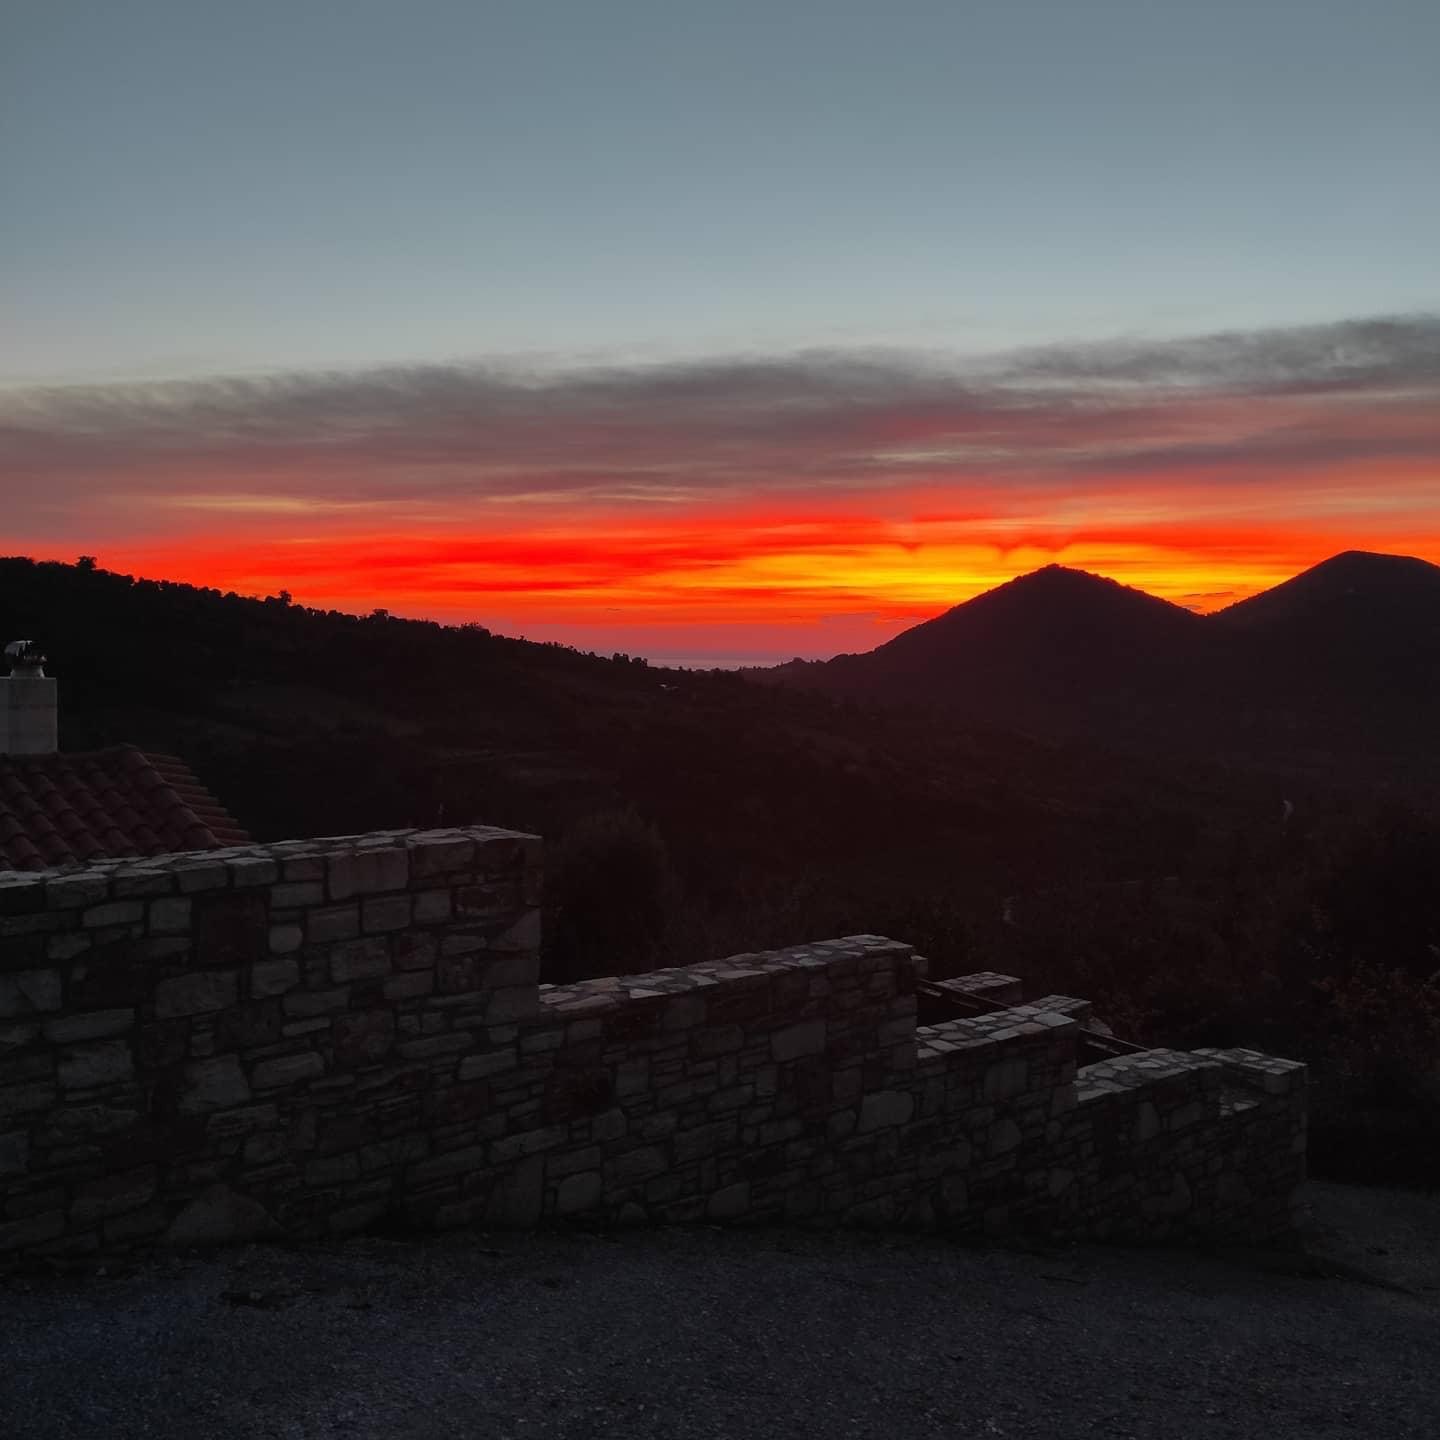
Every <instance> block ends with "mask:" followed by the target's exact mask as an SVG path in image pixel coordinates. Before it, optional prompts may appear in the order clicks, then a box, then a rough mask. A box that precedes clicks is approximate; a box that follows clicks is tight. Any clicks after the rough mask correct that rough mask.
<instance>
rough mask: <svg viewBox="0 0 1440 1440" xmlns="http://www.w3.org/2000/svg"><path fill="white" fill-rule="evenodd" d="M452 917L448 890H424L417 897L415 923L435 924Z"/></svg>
mask: <svg viewBox="0 0 1440 1440" xmlns="http://www.w3.org/2000/svg"><path fill="white" fill-rule="evenodd" d="M449 918H450V892H449V891H448V890H422V891H421V892H420V893H419V894H418V895H417V896H416V897H415V923H416V924H417V925H434V924H438V923H440V922H441V921H444V920H448V919H449Z"/></svg>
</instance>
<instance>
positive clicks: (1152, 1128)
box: [1135, 1100, 1160, 1140]
mask: <svg viewBox="0 0 1440 1440" xmlns="http://www.w3.org/2000/svg"><path fill="white" fill-rule="evenodd" d="M1159 1133H1160V1112H1159V1111H1158V1110H1156V1108H1155V1106H1154V1105H1153V1104H1152V1103H1151V1102H1150V1101H1149V1100H1142V1101H1141V1102H1140V1107H1139V1109H1138V1110H1137V1111H1136V1114H1135V1138H1136V1139H1137V1140H1153V1139H1154V1138H1155V1136H1157V1135H1158V1134H1159Z"/></svg>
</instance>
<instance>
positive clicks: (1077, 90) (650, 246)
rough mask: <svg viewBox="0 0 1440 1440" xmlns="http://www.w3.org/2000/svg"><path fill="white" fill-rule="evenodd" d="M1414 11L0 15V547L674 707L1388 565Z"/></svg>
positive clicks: (1263, 3)
mask: <svg viewBox="0 0 1440 1440" xmlns="http://www.w3.org/2000/svg"><path fill="white" fill-rule="evenodd" d="M1437 57H1440V6H1436V5H1434V3H1433V0H1413V3H1412V0H1372V3H1364V4H1361V3H1347V4H1337V3H1333V0H1249V3H1243V4H1242V3H1232V0H1213V3H1210V4H1207V5H1204V6H1197V5H1194V4H1189V3H1186V4H1180V3H1167V0H1145V3H1141V0H1090V3H1087V4H1085V5H1077V4H1074V3H1073V0H1066V3H1041V0H1007V3H998V0H997V3H963V0H946V3H939V0H933V3H931V0H895V3H890V4H886V5H883V6H882V5H876V4H874V3H873V0H868V3H850V0H827V3H819V0H786V3H784V4H776V3H774V0H767V3H752V0H731V3H729V4H726V5H724V6H717V5H713V4H708V3H706V4H700V3H691V0H664V3H661V0H654V3H651V0H608V3H606V4H603V5H601V4H595V3H593V0H585V3H574V0H571V3H560V0H523V3H513V4H512V3H483V0H463V3H462V0H412V3H407V4H404V5H401V4H398V3H393V0H391V3H384V4H381V3H374V0H344V3H339V0H336V3H327V0H306V3H294V0H288V3H283V4H280V3H273V0H250V3H247V4H246V5H243V6H238V5H233V4H221V3H212V0H183V3H182V0H164V3H161V0H127V3H126V4H124V5H116V4H113V3H105V0H100V3H83V0H0V195H3V196H4V197H5V198H4V205H3V209H0V499H3V501H4V507H5V508H4V512H3V514H4V518H3V520H0V550H3V551H5V552H10V553H26V554H34V555H37V556H46V557H50V558H67V559H69V558H74V557H75V556H76V555H78V554H81V553H86V554H94V555H96V556H97V557H98V558H99V560H100V562H101V564H102V565H104V566H105V567H106V568H109V569H117V570H126V571H130V572H132V573H142V574H147V575H152V576H160V577H164V578H171V579H181V580H187V581H192V582H195V583H201V584H211V585H217V586H219V587H220V588H222V589H236V590H239V591H240V592H241V593H247V594H270V593H275V592H276V591H278V590H280V589H286V590H289V591H290V592H291V593H292V594H293V595H294V597H295V599H296V600H297V601H300V602H302V603H306V604H316V605H327V606H331V605H333V606H337V607H340V608H346V609H358V610H368V609H370V608H373V607H374V606H384V607H385V608H387V609H390V610H391V611H392V612H394V613H396V614H405V615H424V616H432V617H434V618H439V619H443V620H477V621H479V622H481V623H483V624H487V625H489V626H491V627H492V628H494V629H497V630H501V631H504V632H506V633H511V634H524V635H528V636H530V637H531V638H535V639H558V640H562V641H565V642H566V643H572V644H578V645H580V646H582V647H583V648H586V649H592V648H593V649H599V650H601V651H603V652H609V651H611V650H616V649H620V650H625V651H628V652H632V653H644V654H648V655H650V656H651V657H652V658H656V659H672V660H673V659H681V658H683V659H687V660H691V661H692V662H694V663H709V662H712V661H713V662H716V663H733V662H734V661H738V660H764V659H771V658H785V657H788V656H790V655H792V654H803V655H825V654H833V653H835V652H836V651H839V650H856V649H865V648H869V647H870V646H872V645H874V644H877V643H880V642H881V641H883V640H885V639H887V638H889V637H890V636H891V635H893V634H894V633H896V632H897V631H898V630H899V629H902V628H904V627H905V626H906V625H908V624H911V623H913V622H914V621H915V620H918V619H921V618H925V617H927V616H929V615H932V614H934V613H936V612H937V611H939V610H942V609H944V608H946V607H947V606H948V605H951V604H954V603H957V602H958V601H961V600H964V599H966V598H968V597H969V596H971V595H974V594H976V593H978V592H979V591H981V590H984V589H986V588H988V587H989V586H991V585H993V584H996V583H999V582H1001V581H1003V580H1006V579H1008V578H1011V577H1012V576H1013V575H1016V574H1019V573H1023V572H1024V571H1025V570H1028V569H1033V568H1036V567H1037V566H1039V565H1042V564H1046V563H1050V562H1052V561H1058V562H1060V563H1064V564H1072V565H1078V566H1081V567H1083V568H1086V569H1091V570H1096V571H1098V572H1100V573H1103V574H1108V575H1112V576H1114V577H1115V578H1117V579H1120V580H1123V581H1125V582H1126V583H1130V584H1136V585H1140V586H1142V587H1143V588H1145V589H1149V590H1151V591H1153V592H1154V593H1157V594H1162V595H1164V596H1166V597H1167V598H1169V599H1173V600H1176V601H1177V602H1179V603H1182V604H1187V605H1190V606H1192V607H1193V608H1197V609H1213V608H1216V607H1217V606H1219V605H1223V604H1225V603H1228V602H1229V601H1230V600H1232V599H1235V598H1239V597H1241V596H1243V595H1245V594H1249V593H1253V591H1254V590H1256V589H1259V588H1263V587H1264V586H1265V585H1268V584H1272V583H1275V582H1276V581H1278V580H1281V579H1284V578H1286V577H1287V576H1289V575H1291V574H1294V573H1295V572H1296V571H1298V570H1300V569H1302V568H1304V567H1305V566H1306V565H1308V564H1311V563H1314V562H1315V561H1317V560H1320V559H1322V558H1324V557H1325V556H1326V555H1329V554H1332V553H1334V552H1335V551H1336V550H1340V549H1345V548H1369V549H1382V550H1394V551H1403V552H1406V553H1411V554H1420V555H1423V556H1425V557H1426V558H1428V559H1431V560H1436V561H1440V318H1437V317H1440V262H1437V260H1436V258H1435V257H1436V256H1437V255H1440V186H1437V185H1436V184H1435V183H1434V169H1435V157H1436V154H1437V153H1440V59H1437Z"/></svg>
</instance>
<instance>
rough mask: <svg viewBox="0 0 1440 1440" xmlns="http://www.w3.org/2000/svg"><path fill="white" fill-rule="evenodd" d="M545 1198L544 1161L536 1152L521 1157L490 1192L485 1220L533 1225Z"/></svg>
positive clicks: (515, 1224)
mask: <svg viewBox="0 0 1440 1440" xmlns="http://www.w3.org/2000/svg"><path fill="white" fill-rule="evenodd" d="M544 1197H545V1161H544V1159H543V1157H542V1156H539V1155H536V1156H533V1157H532V1158H530V1159H528V1160H522V1161H521V1162H520V1163H519V1164H518V1165H516V1166H515V1167H514V1168H513V1169H512V1170H511V1171H510V1173H509V1174H508V1175H504V1176H502V1177H501V1179H500V1180H499V1181H498V1182H497V1184H496V1185H495V1188H494V1189H493V1190H492V1191H491V1193H490V1200H489V1203H488V1204H487V1205H486V1206H485V1219H486V1221H487V1222H488V1223H489V1224H491V1225H506V1226H524V1225H534V1224H535V1223H536V1221H538V1220H539V1219H540V1207H541V1202H542V1201H543V1200H544Z"/></svg>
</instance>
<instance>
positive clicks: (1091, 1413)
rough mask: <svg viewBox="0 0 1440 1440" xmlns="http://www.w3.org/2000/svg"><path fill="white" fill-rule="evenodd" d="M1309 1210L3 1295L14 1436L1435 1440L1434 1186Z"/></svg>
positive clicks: (9, 1421) (474, 1250) (457, 1245)
mask: <svg viewBox="0 0 1440 1440" xmlns="http://www.w3.org/2000/svg"><path fill="white" fill-rule="evenodd" d="M1310 1203H1311V1214H1310V1217H1309V1220H1308V1226H1309V1229H1310V1232H1311V1235H1312V1244H1313V1247H1314V1250H1315V1253H1316V1254H1317V1256H1318V1257H1319V1262H1318V1268H1321V1269H1322V1270H1326V1269H1328V1271H1329V1272H1330V1273H1329V1274H1328V1275H1326V1274H1322V1275H1316V1274H1297V1273H1290V1272H1288V1271H1286V1270H1285V1269H1284V1268H1283V1265H1281V1262H1279V1261H1278V1259H1277V1257H1267V1256H1264V1255H1248V1256H1247V1255H1237V1256H1231V1257H1228V1258H1227V1257H1199V1256H1194V1255H1190V1254H1184V1253H1177V1252H1158V1251H1127V1250H1120V1249H1099V1248H1094V1247H1077V1248H1067V1249H1064V1250H1059V1251H1055V1252H1053V1253H1049V1254H1028V1253H1019V1252H1011V1251H1004V1250H981V1249H969V1248H964V1247H960V1246H957V1245H954V1244H951V1243H947V1242H944V1241H941V1240H937V1239H914V1238H893V1239H887V1238H879V1237H868V1236H859V1235H846V1236H817V1235H804V1234H796V1233H794V1232H779V1231H752V1232H739V1231H728V1232H721V1231H714V1230H686V1231H680V1230H674V1231H667V1232H648V1233H626V1234H621V1235H615V1236H610V1237H602V1236H596V1235H586V1234H580V1233H556V1232H551V1233H544V1234H536V1235H490V1236H475V1235H469V1236H465V1235H457V1236H449V1237H442V1238H438V1239H433V1240H426V1241H409V1242H397V1241H384V1240H376V1239H369V1240H363V1241H356V1242H352V1243H347V1244H345V1245H337V1246H334V1247H330V1248H325V1249H311V1250H305V1251H286V1250H278V1249H270V1248H261V1247H250V1248H246V1249H242V1250H237V1251H232V1252H229V1253H226V1254H223V1255H220V1256H217V1257H212V1258H208V1259H194V1258H183V1259H181V1258H176V1259H170V1260H164V1261H157V1262H153V1263H147V1264H146V1265H144V1266H141V1267H139V1268H136V1269H133V1270H130V1271H128V1272H124V1271H122V1272H118V1273H117V1272H114V1271H112V1272H110V1273H107V1274H103V1275H95V1274H93V1273H90V1274H76V1275H71V1276H66V1277H46V1278H35V1277H31V1278H29V1279H12V1280H11V1281H9V1282H6V1283H5V1284H4V1285H3V1288H0V1433H3V1434H5V1435H6V1436H9V1435H14V1436H17V1437H20V1436H23V1437H26V1440H51V1437H61V1436H76V1437H78V1436H85V1437H98V1436H105V1437H114V1440H129V1437H141V1436H148V1437H166V1440H168V1437H175V1440H180V1437H185V1440H192V1437H195V1440H209V1437H242V1436H243V1437H247V1440H248V1437H277V1440H340V1437H344V1440H368V1437H372V1436H373V1437H377V1440H378V1437H386V1440H392V1437H394V1440H421V1437H425V1440H429V1437H441V1436H444V1437H461V1436H470V1435H477V1436H480V1435H483V1436H485V1437H487V1440H492V1437H493V1440H503V1437H509V1436H527V1435H530V1436H547V1437H549V1436H554V1437H560V1440H570V1437H574V1440H598V1437H612V1436H613V1437H621V1436H623V1437H626V1440H645V1437H657V1440H658V1437H665V1440H675V1437H688V1436H711V1437H726V1440H747V1437H755V1440H760V1437H764V1440H783V1437H792V1436H793V1437H801V1436H804V1437H811V1436H849V1437H870V1436H874V1437H881V1436H891V1435H894V1436H903V1437H912V1436H913V1437H927V1440H928V1437H937V1440H938V1437H953V1436H972V1435H973V1436H986V1437H988V1436H1035V1437H1040V1436H1043V1437H1046V1440H1067V1437H1094V1436H1105V1437H1126V1436H1130V1437H1155V1440H1175V1437H1177V1436H1178V1437H1187V1440H1188V1437H1192V1436H1206V1437H1208V1436H1217V1437H1222V1436H1223V1437H1254V1440H1290V1437H1295V1440H1299V1437H1305V1440H1326V1437H1338V1436H1354V1437H1366V1440H1389V1437H1397V1440H1398V1437H1406V1440H1412V1437H1413V1440H1430V1437H1433V1436H1435V1435H1440V1371H1437V1365H1436V1361H1437V1358H1440V1197H1425V1196H1417V1195H1410V1194H1406V1193H1403V1192H1387V1191H1379V1190H1368V1189H1359V1188H1356V1187H1350V1186H1314V1187H1312V1189H1311V1192H1310ZM1272 1262H1274V1263H1272ZM1277 1265H1280V1266H1281V1268H1278V1269H1277V1268H1276V1266H1277ZM1351 1271H1353V1272H1355V1273H1353V1274H1352V1273H1350V1272H1351ZM1337 1272H1338V1273H1337ZM1372 1280H1378V1281H1382V1282H1385V1283H1383V1284H1377V1283H1370V1282H1371V1281H1372ZM1391 1286H1400V1287H1404V1288H1403V1289H1400V1288H1389V1287H1391Z"/></svg>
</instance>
